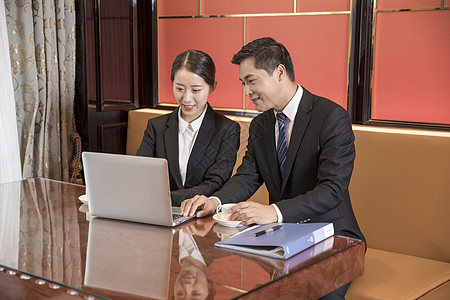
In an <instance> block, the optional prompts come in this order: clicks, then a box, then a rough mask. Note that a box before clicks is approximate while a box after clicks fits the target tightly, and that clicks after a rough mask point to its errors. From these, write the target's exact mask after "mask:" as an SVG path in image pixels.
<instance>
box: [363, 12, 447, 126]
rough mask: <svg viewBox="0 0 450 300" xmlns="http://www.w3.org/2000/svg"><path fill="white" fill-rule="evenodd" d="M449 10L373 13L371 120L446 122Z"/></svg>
mask: <svg viewBox="0 0 450 300" xmlns="http://www.w3.org/2000/svg"><path fill="white" fill-rule="evenodd" d="M449 54H450V11H449V10H443V11H417V12H401V13H400V12H399V13H379V14H377V23H376V36H375V49H374V83H373V96H372V97H373V98H372V118H373V119H387V120H399V121H413V122H430V123H443V124H450V101H449V95H450V84H449V83H450V72H449V70H450V55H449Z"/></svg>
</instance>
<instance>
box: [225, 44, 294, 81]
mask: <svg viewBox="0 0 450 300" xmlns="http://www.w3.org/2000/svg"><path fill="white" fill-rule="evenodd" d="M247 58H254V59H255V68H257V69H263V70H266V72H267V73H268V74H269V75H272V73H273V71H274V70H275V69H276V68H277V67H278V65H280V64H282V65H283V66H284V67H285V68H286V73H287V74H288V76H289V78H290V79H291V81H293V82H294V81H295V73H294V65H293V64H292V59H291V55H290V54H289V52H288V51H287V49H286V47H284V46H283V44H281V43H278V42H277V41H275V40H274V39H273V38H270V37H264V38H260V39H256V40H254V41H252V42H250V43H248V44H247V45H245V46H244V47H242V49H241V50H240V51H239V52H238V53H236V54H235V55H234V56H233V59H232V60H231V62H232V63H233V64H235V65H239V64H240V63H241V62H242V61H243V60H244V59H247Z"/></svg>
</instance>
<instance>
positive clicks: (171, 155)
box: [164, 108, 183, 189]
mask: <svg viewBox="0 0 450 300" xmlns="http://www.w3.org/2000/svg"><path fill="white" fill-rule="evenodd" d="M178 109H179V108H178ZM178 109H176V110H174V111H173V112H172V113H171V114H170V116H169V120H168V121H167V128H166V130H165V131H164V146H165V150H166V157H167V161H168V163H169V170H170V173H171V174H172V177H173V180H174V182H175V184H176V186H177V188H178V189H181V188H183V185H182V184H181V175H180V168H179V162H178Z"/></svg>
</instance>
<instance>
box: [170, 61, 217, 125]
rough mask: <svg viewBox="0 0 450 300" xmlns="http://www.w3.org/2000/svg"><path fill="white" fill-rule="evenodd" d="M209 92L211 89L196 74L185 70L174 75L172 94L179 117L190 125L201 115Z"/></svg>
mask: <svg viewBox="0 0 450 300" xmlns="http://www.w3.org/2000/svg"><path fill="white" fill-rule="evenodd" d="M211 92H212V89H211V87H210V86H209V85H208V84H207V83H206V82H205V80H204V79H203V78H202V77H200V76H198V75H197V74H194V73H192V72H189V71H188V70H186V69H180V70H178V71H177V72H176V73H175V76H174V79H173V94H174V95H175V99H176V100H177V103H178V105H179V106H180V111H181V117H182V118H183V119H184V120H185V121H186V122H189V123H190V122H192V121H194V120H195V119H197V118H198V117H199V116H200V115H201V114H202V112H203V110H204V109H205V107H206V102H207V101H208V96H209V94H210V93H211Z"/></svg>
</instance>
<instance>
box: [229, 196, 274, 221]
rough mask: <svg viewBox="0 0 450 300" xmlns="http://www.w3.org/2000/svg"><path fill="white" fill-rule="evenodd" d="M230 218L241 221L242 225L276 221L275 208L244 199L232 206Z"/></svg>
mask: <svg viewBox="0 0 450 300" xmlns="http://www.w3.org/2000/svg"><path fill="white" fill-rule="evenodd" d="M231 220H233V221H242V222H241V224H242V225H250V224H269V223H274V222H277V221H278V216H277V212H276V210H275V208H274V207H273V206H271V205H263V204H259V203H257V202H254V201H245V202H241V203H238V204H236V205H235V206H233V208H232V215H231Z"/></svg>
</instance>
